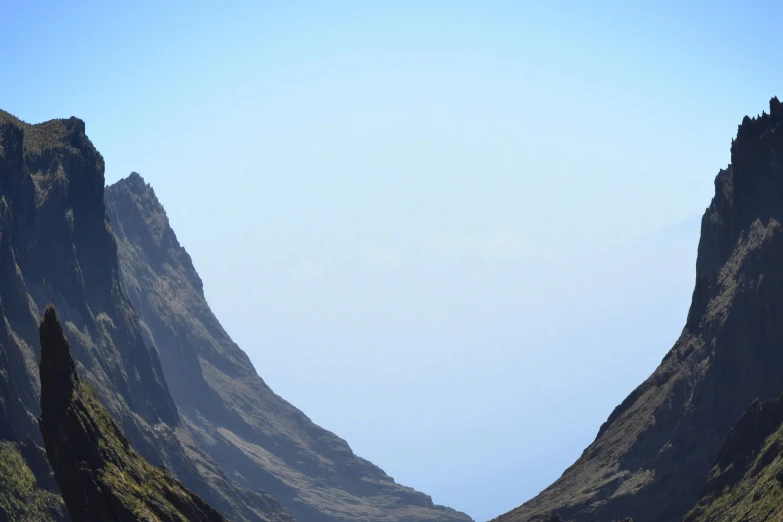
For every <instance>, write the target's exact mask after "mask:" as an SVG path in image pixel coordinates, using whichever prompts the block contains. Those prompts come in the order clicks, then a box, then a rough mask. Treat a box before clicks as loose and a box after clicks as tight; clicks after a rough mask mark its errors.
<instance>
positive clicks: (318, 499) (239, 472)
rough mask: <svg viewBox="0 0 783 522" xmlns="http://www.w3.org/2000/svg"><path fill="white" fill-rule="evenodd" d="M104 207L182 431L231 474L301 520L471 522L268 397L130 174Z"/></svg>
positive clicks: (125, 280)
mask: <svg viewBox="0 0 783 522" xmlns="http://www.w3.org/2000/svg"><path fill="white" fill-rule="evenodd" d="M105 198H106V209H107V213H108V214H109V217H110V219H111V222H112V227H113V229H114V232H115V234H116V237H117V243H118V247H119V259H120V278H121V281H122V285H123V287H124V288H125V290H126V291H127V292H128V295H129V296H130V299H131V301H132V302H133V306H134V308H135V309H136V310H137V311H138V314H139V317H140V320H141V324H142V329H143V332H144V336H145V339H146V340H147V341H148V343H149V344H150V346H154V347H156V348H157V351H158V353H159V354H160V360H161V363H162V366H163V372H164V374H165V376H166V381H167V382H168V384H169V388H170V390H171V393H172V395H173V396H174V400H175V402H176V404H177V406H178V407H179V411H180V415H181V417H182V420H183V425H184V426H185V428H186V430H187V431H188V433H189V434H190V435H191V436H192V437H193V438H194V439H195V440H197V441H198V442H199V444H201V445H202V446H203V447H204V448H205V449H207V451H208V452H209V454H210V455H211V456H212V457H213V458H214V459H215V460H216V461H217V462H218V464H219V465H220V466H221V468H223V469H224V470H225V471H226V473H228V474H229V476H231V477H232V478H233V479H235V480H236V481H237V482H238V483H239V484H241V485H243V486H245V487H250V486H251V485H256V486H258V487H261V488H263V489H264V490H265V491H268V492H269V493H270V494H272V495H273V496H274V497H275V498H276V499H277V500H279V501H280V503H281V504H282V505H283V506H284V507H285V508H286V509H287V510H288V511H290V512H291V513H292V514H293V515H294V516H296V517H297V519H299V520H302V521H308V522H322V521H323V522H326V521H330V522H332V521H349V520H350V521H366V520H373V521H377V522H384V521H388V522H392V521H410V522H413V521H417V522H421V521H468V520H470V518H469V517H467V516H466V515H464V514H462V513H458V512H456V511H454V510H451V509H448V508H444V507H441V506H436V505H433V503H432V501H431V499H430V498H429V497H428V496H426V495H424V494H422V493H419V492H416V491H414V490H412V489H410V488H407V487H404V486H401V485H399V484H396V483H395V482H394V480H393V479H392V478H391V477H389V476H388V475H386V474H385V473H384V472H383V471H382V470H381V469H379V468H378V467H376V466H374V465H373V464H371V463H370V462H368V461H366V460H364V459H362V458H360V457H357V456H356V455H354V454H353V452H352V451H351V449H350V448H349V446H348V444H346V442H345V441H343V440H342V439H340V438H339V437H337V436H335V435H334V434H332V433H330V432H328V431H326V430H324V429H321V428H320V427H318V426H316V425H315V424H313V423H312V422H311V421H310V420H309V419H308V418H307V417H306V416H305V415H304V414H303V413H302V412H300V411H299V410H297V409H296V408H294V407H293V406H291V405H290V404H288V403H287V402H286V401H285V400H283V399H282V398H280V397H279V396H277V395H275V393H274V392H273V391H272V390H271V389H270V388H269V387H268V386H267V385H266V384H265V383H264V381H263V380H262V379H261V378H260V377H259V376H258V375H257V373H256V371H255V369H254V368H253V366H252V364H251V363H250V360H249V359H248V357H247V355H246V354H245V353H244V352H243V351H242V350H241V349H240V348H239V347H238V346H237V345H236V344H235V343H234V342H233V341H232V340H231V338H230V337H229V336H228V334H227V333H226V332H225V331H224V330H223V328H222V327H221V325H220V323H219V322H218V320H217V319H216V318H215V316H214V315H213V314H212V312H211V310H210V309H209V305H208V304H207V302H206V300H205V298H204V293H203V289H202V283H201V279H200V278H199V276H198V274H197V273H196V270H195V269H194V267H193V264H192V262H191V259H190V256H189V255H188V253H187V252H186V251H185V249H184V248H183V247H182V246H181V245H180V244H179V242H178V241H177V237H176V235H175V234H174V231H173V230H172V229H171V228H170V226H169V223H168V219H167V218H166V213H165V211H164V209H163V207H162V206H161V204H160V202H159V201H158V200H157V198H156V196H155V193H154V191H153V190H152V188H150V187H149V185H147V184H145V183H144V181H143V180H142V178H141V177H140V176H139V175H138V174H135V173H133V174H131V175H130V176H129V177H128V178H127V179H124V180H121V181H119V182H117V183H116V184H114V185H112V186H110V187H108V188H107V189H106V194H105Z"/></svg>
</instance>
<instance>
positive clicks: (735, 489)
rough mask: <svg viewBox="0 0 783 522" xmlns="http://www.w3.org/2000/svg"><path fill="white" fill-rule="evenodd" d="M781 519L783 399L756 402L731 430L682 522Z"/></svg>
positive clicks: (770, 520)
mask: <svg viewBox="0 0 783 522" xmlns="http://www.w3.org/2000/svg"><path fill="white" fill-rule="evenodd" d="M781 519H783V396H781V397H778V398H777V399H770V400H768V401H764V402H760V401H754V402H753V403H752V404H751V405H750V406H749V407H748V409H747V410H746V411H745V413H743V414H742V416H741V417H740V418H739V420H738V421H737V423H736V424H735V425H734V427H733V428H732V429H731V431H729V434H728V436H727V437H726V441H725V442H724V444H723V446H722V447H721V449H720V451H719V452H718V457H717V459H716V462H715V465H714V466H713V468H712V470H711V471H710V474H709V477H708V479H707V484H706V486H705V487H704V490H703V492H702V497H701V499H700V500H699V503H698V504H697V505H696V507H694V508H693V510H691V512H690V513H688V515H687V516H686V517H685V518H684V519H683V522H746V521H749V520H752V521H754V522H764V521H769V522H772V521H778V520H781Z"/></svg>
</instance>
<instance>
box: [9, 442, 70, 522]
mask: <svg viewBox="0 0 783 522" xmlns="http://www.w3.org/2000/svg"><path fill="white" fill-rule="evenodd" d="M64 510H65V509H64V506H63V503H62V499H61V498H60V497H59V496H58V495H56V494H55V493H52V492H51V491H47V490H45V489H41V488H39V487H38V485H37V484H36V481H35V477H34V476H33V472H32V471H31V470H30V468H29V467H28V465H27V463H26V462H25V460H24V459H23V458H22V455H21V454H20V453H19V450H18V449H17V446H16V444H14V443H13V442H7V441H2V442H0V521H6V520H8V521H17V520H18V521H28V520H35V521H40V522H48V521H54V520H63V519H64Z"/></svg>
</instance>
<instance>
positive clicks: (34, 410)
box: [0, 111, 279, 520]
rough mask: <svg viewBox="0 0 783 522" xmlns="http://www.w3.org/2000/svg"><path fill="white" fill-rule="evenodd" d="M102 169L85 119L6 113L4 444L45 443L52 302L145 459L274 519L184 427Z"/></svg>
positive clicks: (237, 510)
mask: <svg viewBox="0 0 783 522" xmlns="http://www.w3.org/2000/svg"><path fill="white" fill-rule="evenodd" d="M103 169H104V164H103V158H102V157H101V155H100V154H99V153H98V152H97V151H96V150H95V148H94V147H93V145H92V143H90V141H89V139H88V138H87V136H86V135H85V127H84V123H83V122H82V121H81V120H78V119H76V118H70V119H68V120H52V121H49V122H46V123H42V124H37V125H29V124H26V123H24V122H22V121H20V120H18V119H16V118H14V117H13V116H11V115H9V114H7V113H5V112H2V111H0V440H6V441H12V442H14V441H16V442H23V441H25V440H26V439H27V438H28V437H29V438H31V439H32V440H33V441H34V443H35V444H36V445H38V446H40V445H41V443H42V439H41V434H40V431H39V430H38V428H37V427H36V422H35V419H36V417H38V415H39V414H40V407H39V395H40V381H39V377H38V374H37V372H36V371H35V368H36V366H37V363H38V361H39V357H40V352H39V349H38V332H37V323H38V317H40V316H41V311H42V310H43V309H44V306H45V305H46V304H48V303H54V304H55V305H56V306H57V309H58V311H59V314H60V320H61V321H62V325H63V329H64V331H65V332H66V334H67V335H68V337H69V338H70V340H71V348H72V350H73V356H74V359H75V362H76V365H77V367H78V368H79V372H80V374H81V375H82V376H83V378H84V379H85V380H86V381H87V382H89V383H90V384H91V385H92V386H94V387H95V389H96V391H97V395H98V396H99V397H100V400H101V402H102V403H103V404H104V405H105V406H106V407H107V409H108V410H109V412H110V413H111V415H112V417H113V418H114V419H115V420H116V421H117V422H118V424H119V425H120V426H121V427H122V429H123V430H124V432H125V434H126V435H127V437H128V439H129V440H130V441H131V443H132V444H133V446H134V447H135V448H136V449H137V450H138V451H139V452H140V453H141V454H142V455H143V456H144V457H145V458H146V459H147V460H148V461H150V462H151V463H153V464H154V465H165V466H166V468H168V469H169V470H171V472H172V473H173V474H174V475H176V476H177V478H178V479H180V480H182V482H183V483H185V484H186V486H187V487H188V488H190V489H191V490H193V491H195V492H196V493H197V494H199V495H200V496H202V497H203V498H205V499H206V500H207V501H209V502H210V504H212V505H213V506H215V507H216V508H217V509H219V510H220V511H221V512H222V513H224V514H225V515H227V516H229V517H230V518H232V519H234V520H267V519H269V517H270V516H277V510H279V506H277V504H275V503H274V501H271V500H270V498H269V497H268V495H266V494H264V493H263V492H261V491H258V490H257V488H255V487H254V488H252V489H244V488H241V487H238V486H237V485H236V484H235V483H233V482H232V481H231V480H230V479H228V477H226V476H225V474H224V473H223V472H222V470H221V469H220V468H219V467H218V466H217V464H215V462H214V461H213V460H212V459H211V458H210V457H209V456H208V455H207V454H206V453H205V452H204V451H203V450H202V449H201V448H200V447H199V446H198V444H197V443H196V442H195V441H194V440H193V438H192V437H191V436H190V435H189V434H188V433H187V432H186V431H185V430H184V429H183V428H182V425H181V422H180V417H179V414H178V411H177V407H176V405H175V403H174V400H173V398H172V396H171V394H170V392H169V389H168V386H167V384H166V381H165V379H164V376H163V370H162V368H161V365H160V361H159V359H158V355H157V352H156V351H155V350H154V349H151V348H150V347H149V346H148V345H147V344H145V342H144V339H143V336H142V331H141V326H140V324H139V321H138V318H137V316H136V313H135V311H134V310H133V306H132V305H131V302H130V300H129V299H128V296H127V294H126V293H125V291H124V290H123V289H122V287H121V285H120V281H119V277H118V259H117V245H116V242H115V239H114V236H113V233H112V230H111V226H110V224H109V221H108V219H107V217H106V213H105V206H104V200H103V195H104V184H105V181H104V171H103ZM40 473H43V472H39V473H37V474H36V478H40V479H41V480H45V477H43V476H39V475H40Z"/></svg>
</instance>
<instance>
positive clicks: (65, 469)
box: [39, 306, 226, 522]
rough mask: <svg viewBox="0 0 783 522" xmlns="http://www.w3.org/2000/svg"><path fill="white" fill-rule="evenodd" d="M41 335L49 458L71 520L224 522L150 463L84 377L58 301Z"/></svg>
mask: <svg viewBox="0 0 783 522" xmlns="http://www.w3.org/2000/svg"><path fill="white" fill-rule="evenodd" d="M40 336H41V366H40V368H41V370H40V372H41V418H40V420H39V424H40V426H41V433H42V434H43V439H44V442H45V444H46V453H47V455H48V456H49V462H50V463H51V465H52V467H53V468H54V475H55V478H56V479H57V483H58V484H59V486H60V491H61V492H62V495H63V498H64V500H65V505H66V506H68V511H69V512H70V515H71V520H73V522H92V521H99V520H100V521H101V522H136V521H138V520H160V521H161V522H181V521H182V520H188V521H190V522H224V521H225V520H226V519H224V518H223V517H222V516H221V515H220V514H219V513H218V512H217V511H215V510H214V509H212V508H211V507H210V506H209V505H207V504H206V503H205V502H204V501H203V500H201V498H199V497H198V496H196V495H194V494H193V493H191V492H190V491H188V490H187V489H185V487H184V486H182V484H180V483H179V482H178V481H177V480H176V479H174V478H173V477H172V476H171V475H170V474H169V473H168V472H167V471H166V470H165V469H162V468H156V467H153V466H151V465H149V464H148V463H147V462H146V461H145V460H144V459H143V458H141V457H140V456H139V455H138V454H137V453H136V452H135V451H134V450H133V448H131V445H130V443H129V442H128V440H127V439H126V438H125V435H123V433H122V431H121V430H120V429H119V428H118V427H117V425H116V424H115V423H114V421H113V420H112V419H111V417H110V416H109V414H108V412H107V411H106V410H105V409H104V408H103V406H101V405H100V403H99V402H98V399H97V397H96V396H95V395H94V394H93V393H92V392H91V391H90V389H89V388H88V387H87V386H86V385H85V384H84V383H83V382H82V381H81V379H79V376H78V375H77V373H76V367H75V365H74V363H73V359H72V357H71V349H70V347H69V346H68V341H67V340H66V339H65V335H64V334H63V331H62V328H61V327H60V322H59V321H58V320H57V315H56V314H55V310H54V307H51V306H50V307H48V308H47V309H46V311H45V312H44V317H43V320H42V321H41V326H40Z"/></svg>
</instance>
